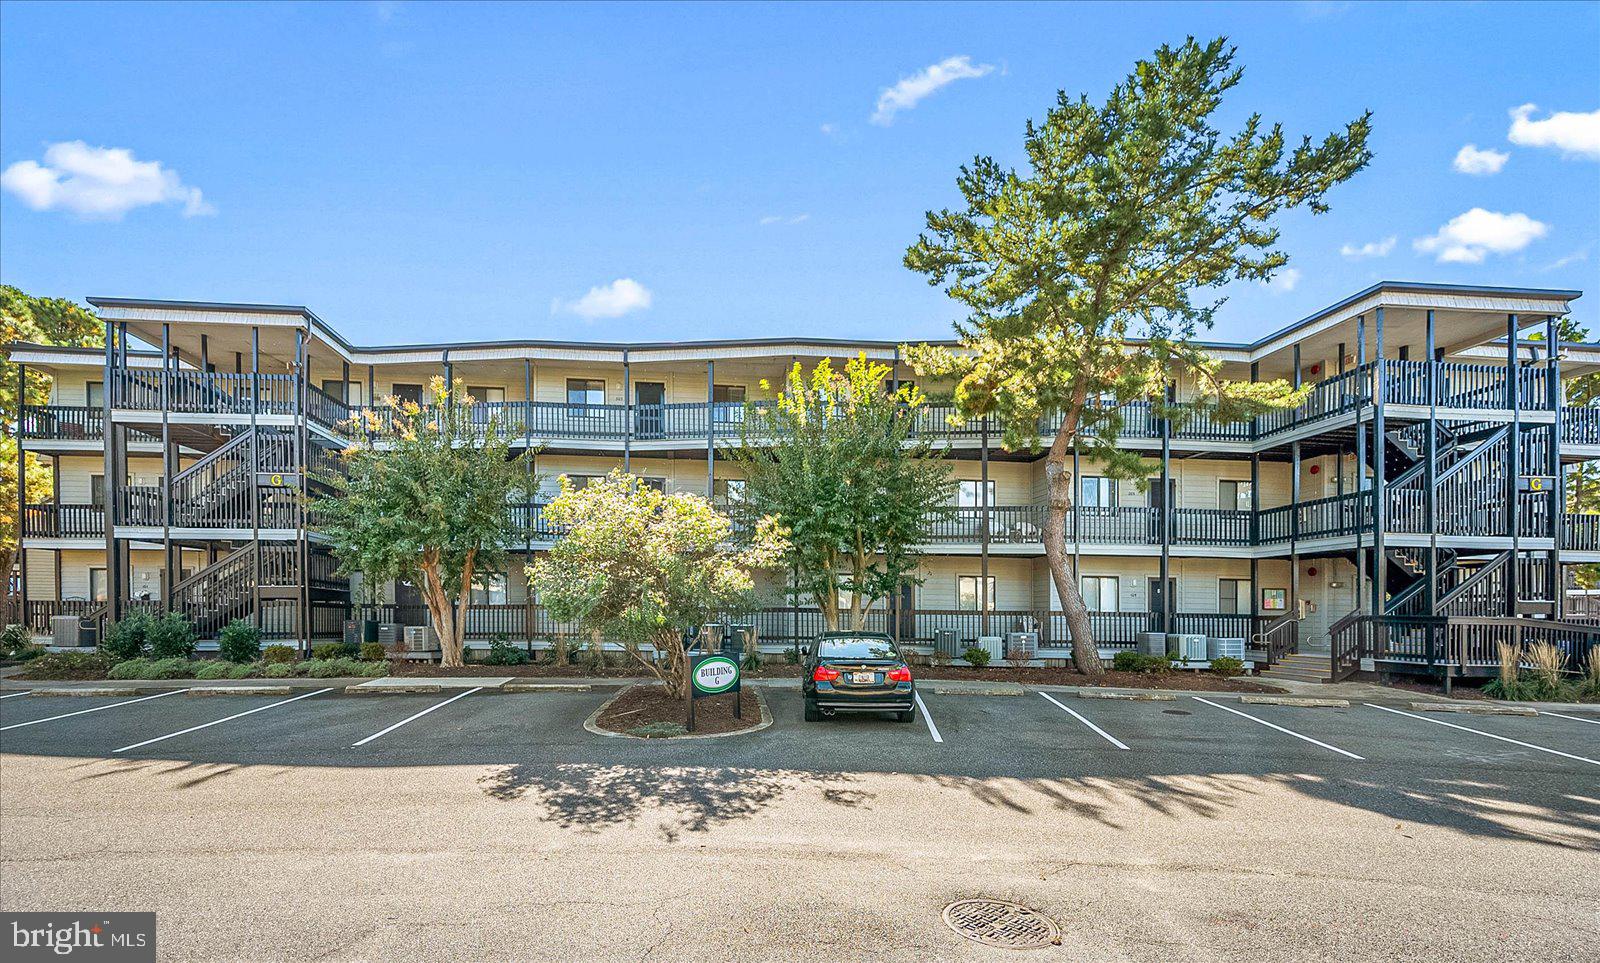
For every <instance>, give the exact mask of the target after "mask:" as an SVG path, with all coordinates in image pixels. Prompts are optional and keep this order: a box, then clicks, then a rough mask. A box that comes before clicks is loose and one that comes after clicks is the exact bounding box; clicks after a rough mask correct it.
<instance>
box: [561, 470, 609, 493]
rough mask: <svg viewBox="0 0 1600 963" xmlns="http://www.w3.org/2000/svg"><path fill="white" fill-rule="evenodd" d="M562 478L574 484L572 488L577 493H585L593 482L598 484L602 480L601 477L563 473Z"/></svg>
mask: <svg viewBox="0 0 1600 963" xmlns="http://www.w3.org/2000/svg"><path fill="white" fill-rule="evenodd" d="M562 477H563V478H565V479H566V480H567V481H569V482H572V487H573V489H574V490H576V491H583V490H584V489H585V488H588V487H589V485H590V483H591V482H597V481H599V480H600V478H601V476H600V475H575V474H573V473H572V472H563V473H562Z"/></svg>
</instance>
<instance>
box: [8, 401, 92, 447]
mask: <svg viewBox="0 0 1600 963" xmlns="http://www.w3.org/2000/svg"><path fill="white" fill-rule="evenodd" d="M22 437H24V438H37V439H49V440H52V441H100V440H103V439H104V438H105V411H104V410H103V409H100V408H91V407H88V406H85V405H23V406H22Z"/></svg>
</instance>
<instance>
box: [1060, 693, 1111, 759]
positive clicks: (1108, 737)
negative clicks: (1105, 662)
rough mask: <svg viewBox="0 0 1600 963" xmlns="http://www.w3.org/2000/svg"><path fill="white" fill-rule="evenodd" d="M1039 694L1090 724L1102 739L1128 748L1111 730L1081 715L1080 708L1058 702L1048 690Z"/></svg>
mask: <svg viewBox="0 0 1600 963" xmlns="http://www.w3.org/2000/svg"><path fill="white" fill-rule="evenodd" d="M1039 694H1040V695H1042V696H1044V697H1045V698H1046V699H1050V701H1051V702H1055V704H1056V707H1057V708H1060V709H1066V711H1067V712H1068V713H1069V714H1071V716H1072V718H1074V719H1076V720H1078V721H1079V722H1081V723H1083V724H1084V725H1086V726H1088V727H1089V728H1091V729H1093V730H1094V731H1095V732H1098V733H1100V738H1102V739H1104V740H1105V741H1107V742H1109V743H1111V744H1112V745H1113V746H1116V747H1117V748H1118V749H1126V748H1128V747H1127V746H1125V745H1123V744H1122V743H1120V742H1118V741H1117V739H1116V737H1115V736H1113V735H1112V734H1111V733H1109V732H1107V731H1105V730H1104V729H1102V728H1100V727H1099V726H1097V725H1095V724H1094V723H1092V722H1090V721H1089V720H1088V719H1085V718H1084V717H1083V716H1082V715H1081V714H1080V713H1079V712H1078V710H1076V709H1072V708H1068V707H1067V706H1064V705H1062V704H1061V703H1059V702H1056V700H1055V699H1052V698H1051V697H1050V693H1048V692H1041V693H1039Z"/></svg>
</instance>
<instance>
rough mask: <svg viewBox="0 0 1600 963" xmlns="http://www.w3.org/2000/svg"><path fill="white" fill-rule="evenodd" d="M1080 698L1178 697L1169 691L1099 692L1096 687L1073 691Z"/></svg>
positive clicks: (1154, 699)
mask: <svg viewBox="0 0 1600 963" xmlns="http://www.w3.org/2000/svg"><path fill="white" fill-rule="evenodd" d="M1073 694H1074V695H1076V696H1077V697H1078V698H1080V699H1116V700H1119V701H1122V702H1177V701H1178V697H1177V696H1175V695H1172V694H1171V693H1167V692H1118V691H1116V690H1107V691H1105V692H1098V691H1096V690H1094V689H1079V690H1078V691H1077V692H1075V693H1073Z"/></svg>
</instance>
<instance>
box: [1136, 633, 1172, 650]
mask: <svg viewBox="0 0 1600 963" xmlns="http://www.w3.org/2000/svg"><path fill="white" fill-rule="evenodd" d="M1139 651H1140V653H1142V654H1144V655H1166V654H1167V633H1165V632H1140V633H1139Z"/></svg>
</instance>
